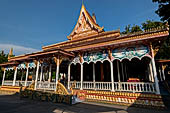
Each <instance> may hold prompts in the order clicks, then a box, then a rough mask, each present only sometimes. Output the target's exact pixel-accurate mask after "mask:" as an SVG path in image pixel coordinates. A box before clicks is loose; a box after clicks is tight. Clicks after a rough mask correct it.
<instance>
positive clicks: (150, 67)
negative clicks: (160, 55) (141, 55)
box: [149, 62, 155, 82]
mask: <svg viewBox="0 0 170 113" xmlns="http://www.w3.org/2000/svg"><path fill="white" fill-rule="evenodd" d="M149 70H150V73H151V80H152V82H155V81H154V75H153V69H152V64H151V62H150V63H149Z"/></svg>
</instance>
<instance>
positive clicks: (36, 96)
mask: <svg viewBox="0 0 170 113" xmlns="http://www.w3.org/2000/svg"><path fill="white" fill-rule="evenodd" d="M20 97H21V98H29V99H32V100H39V101H48V102H54V103H65V104H69V105H71V104H72V95H61V94H56V93H54V92H42V91H34V90H28V89H25V90H23V91H21V92H20Z"/></svg>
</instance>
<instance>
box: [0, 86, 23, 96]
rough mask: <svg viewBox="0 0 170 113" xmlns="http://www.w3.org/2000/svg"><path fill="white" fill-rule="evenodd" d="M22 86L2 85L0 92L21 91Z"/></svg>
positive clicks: (12, 92)
mask: <svg viewBox="0 0 170 113" xmlns="http://www.w3.org/2000/svg"><path fill="white" fill-rule="evenodd" d="M20 88H21V87H18V86H1V88H0V94H16V93H19V92H20Z"/></svg>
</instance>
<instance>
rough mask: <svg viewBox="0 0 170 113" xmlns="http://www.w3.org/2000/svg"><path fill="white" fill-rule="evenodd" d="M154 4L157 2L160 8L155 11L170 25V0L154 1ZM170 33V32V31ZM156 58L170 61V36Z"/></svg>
mask: <svg viewBox="0 0 170 113" xmlns="http://www.w3.org/2000/svg"><path fill="white" fill-rule="evenodd" d="M152 1H153V2H157V3H158V5H159V7H158V9H157V10H156V11H155V12H156V14H158V15H159V16H160V17H161V20H162V21H168V24H169V25H170V0H152ZM169 33H170V30H169ZM156 57H157V58H158V59H170V36H169V37H168V39H167V41H165V42H164V44H163V45H162V46H161V48H160V50H159V52H158V53H157V55H156Z"/></svg>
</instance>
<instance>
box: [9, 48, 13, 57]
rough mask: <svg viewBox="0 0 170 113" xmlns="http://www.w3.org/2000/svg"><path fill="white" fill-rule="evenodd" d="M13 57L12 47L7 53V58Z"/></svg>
mask: <svg viewBox="0 0 170 113" xmlns="http://www.w3.org/2000/svg"><path fill="white" fill-rule="evenodd" d="M11 57H13V48H11V49H10V51H9V54H8V59H10V58H11Z"/></svg>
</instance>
